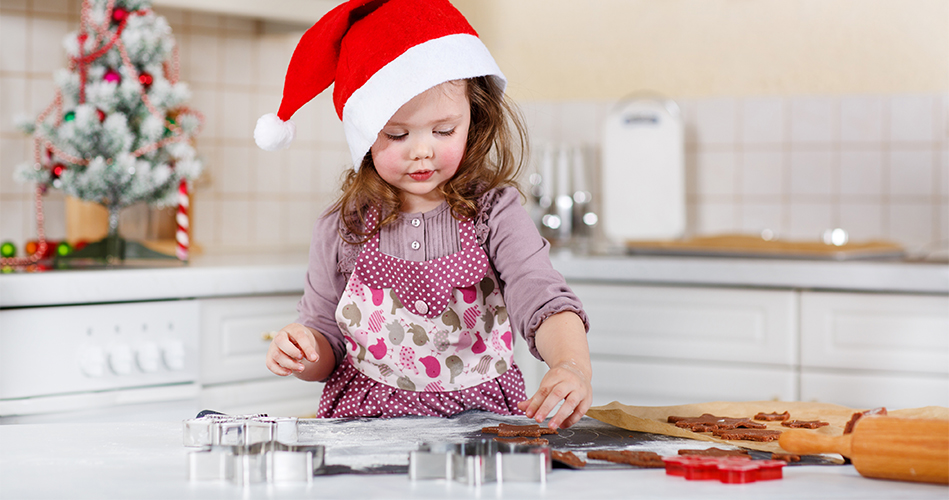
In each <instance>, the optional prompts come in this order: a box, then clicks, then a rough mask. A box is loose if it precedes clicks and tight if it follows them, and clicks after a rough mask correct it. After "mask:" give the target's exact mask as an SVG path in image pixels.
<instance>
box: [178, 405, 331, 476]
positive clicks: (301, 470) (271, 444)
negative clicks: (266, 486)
mask: <svg viewBox="0 0 949 500" xmlns="http://www.w3.org/2000/svg"><path fill="white" fill-rule="evenodd" d="M183 428H184V429H183V430H184V432H183V436H184V437H183V440H184V445H185V446H189V447H198V449H195V450H193V451H191V452H190V453H189V454H188V478H189V479H191V480H230V481H232V482H234V483H236V484H242V485H246V484H251V483H260V482H265V481H266V482H282V481H306V482H310V481H312V480H313V472H314V470H316V469H318V468H320V467H322V466H323V452H324V449H323V447H322V446H307V445H296V444H286V443H295V442H296V441H297V437H298V434H297V419H296V418H289V417H268V416H267V415H238V416H231V415H223V414H219V413H211V414H203V415H201V416H199V417H197V418H193V419H189V420H185V421H184V423H183Z"/></svg>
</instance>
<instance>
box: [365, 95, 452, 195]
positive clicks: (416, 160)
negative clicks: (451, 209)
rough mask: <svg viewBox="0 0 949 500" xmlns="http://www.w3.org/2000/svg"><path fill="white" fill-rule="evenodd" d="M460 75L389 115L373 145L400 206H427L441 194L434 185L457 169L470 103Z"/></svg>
mask: <svg viewBox="0 0 949 500" xmlns="http://www.w3.org/2000/svg"><path fill="white" fill-rule="evenodd" d="M466 85H467V84H466V83H465V82H464V81H457V82H446V83H443V84H441V85H438V86H435V87H432V88H430V89H428V90H427V91H425V92H423V93H422V94H419V95H418V96H416V97H414V98H413V99H412V100H411V101H409V102H407V103H405V105H403V106H402V107H401V108H399V110H398V111H397V112H396V113H395V114H394V115H392V118H390V119H389V122H388V123H386V126H385V127H383V128H382V131H381V132H379V135H378V137H376V142H375V143H374V144H373V145H372V148H371V149H370V151H371V152H372V161H373V164H374V165H375V167H376V171H377V172H379V176H380V177H382V179H383V180H385V181H386V182H388V183H389V184H391V185H392V186H395V187H396V188H397V189H399V191H400V192H401V193H402V210H403V211H405V212H425V211H428V210H431V209H433V208H435V207H437V206H438V205H439V204H441V202H442V201H443V200H444V197H443V196H442V195H441V193H440V192H439V191H438V190H437V188H438V187H439V186H441V185H442V184H444V183H446V182H448V181H449V180H450V179H451V178H452V177H453V176H454V175H455V172H457V171H458V165H459V164H460V163H461V159H462V157H463V156H464V154H465V144H466V143H467V140H468V126H469V125H470V124H471V108H470V105H469V104H468V94H467V88H466Z"/></svg>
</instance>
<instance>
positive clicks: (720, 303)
mask: <svg viewBox="0 0 949 500" xmlns="http://www.w3.org/2000/svg"><path fill="white" fill-rule="evenodd" d="M571 288H572V289H573V291H574V292H575V293H576V294H577V295H578V296H579V297H580V300H582V301H583V307H584V309H585V310H586V312H587V314H588V315H589V317H590V333H589V336H588V340H589V342H590V350H591V353H594V354H602V355H609V356H635V357H639V358H654V359H676V360H700V361H724V362H736V363H757V364H768V365H780V366H785V367H790V366H794V365H796V364H797V359H798V357H797V343H796V340H795V338H796V336H795V334H796V331H797V296H796V294H795V293H794V292H792V291H774V290H734V289H723V288H717V289H716V288H686V287H648V286H631V285H626V286H623V285H599V284H597V285H590V284H571Z"/></svg>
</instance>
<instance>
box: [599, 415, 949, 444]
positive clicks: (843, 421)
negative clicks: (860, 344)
mask: <svg viewBox="0 0 949 500" xmlns="http://www.w3.org/2000/svg"><path fill="white" fill-rule="evenodd" d="M864 410H867V408H861V409H853V408H847V407H845V406H840V405H834V404H828V403H807V402H799V401H796V402H795V401H788V402H780V401H750V402H726V401H716V402H711V403H698V404H689V405H679V406H627V405H624V404H622V403H620V402H618V401H613V402H612V403H610V404H608V405H604V406H594V407H593V408H590V410H589V411H587V416H590V417H593V418H595V419H597V420H599V421H601V422H606V423H608V424H611V425H615V426H617V427H622V428H624V429H627V430H631V431H640V432H651V433H653V434H663V435H666V436H675V437H682V438H688V439H697V440H699V441H710V442H713V443H721V444H729V445H732V446H741V447H743V448H748V449H751V450H759V451H769V452H771V453H782V452H784V450H782V449H781V447H780V446H779V445H778V442H777V441H771V442H768V443H760V442H756V441H744V440H740V441H738V440H724V439H720V438H718V437H715V436H713V435H712V434H711V433H709V432H692V431H690V430H688V429H682V428H679V427H676V426H675V424H670V423H668V421H667V419H668V418H669V417H670V416H672V415H675V416H680V417H698V416H700V415H702V414H703V413H711V414H712V415H715V416H718V417H732V418H739V417H744V418H751V419H753V418H754V416H755V415H756V414H757V413H758V412H765V413H783V412H785V411H787V412H788V413H790V414H791V418H790V420H821V421H823V422H827V423H828V424H829V425H826V426H824V427H820V428H818V429H813V430H811V431H812V432H817V433H820V434H828V435H831V436H840V435H842V434H843V432H844V426H845V425H847V422H848V421H849V420H850V417H851V416H853V414H854V413H856V412H858V411H864ZM887 414H888V415H890V416H894V417H904V418H938V419H944V420H949V408H945V407H942V406H926V407H923V408H909V409H901V410H888V411H887ZM761 423H763V424H765V425H767V427H768V429H773V430H778V431H785V430H788V428H787V427H784V426H782V425H781V422H761ZM809 430H810V429H809ZM838 456H839V455H838Z"/></svg>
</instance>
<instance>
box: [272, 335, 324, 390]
mask: <svg viewBox="0 0 949 500" xmlns="http://www.w3.org/2000/svg"><path fill="white" fill-rule="evenodd" d="M304 359H305V360H307V361H309V362H310V363H316V362H317V361H318V360H319V359H320V354H319V351H318V344H317V341H316V337H315V336H314V334H313V332H312V331H310V329H309V328H307V327H305V326H303V325H301V324H299V323H291V324H289V325H287V326H285V327H283V328H282V329H281V330H280V331H279V332H277V335H275V336H274V338H273V340H272V341H271V342H270V348H269V349H268V350H267V368H268V369H269V370H270V371H272V372H274V373H276V374H277V375H280V376H281V377H286V376H287V375H290V374H291V373H293V372H297V373H302V372H303V370H305V369H306V365H305V364H304V363H303V360H304Z"/></svg>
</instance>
